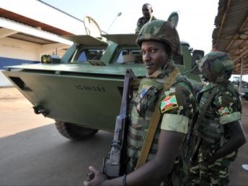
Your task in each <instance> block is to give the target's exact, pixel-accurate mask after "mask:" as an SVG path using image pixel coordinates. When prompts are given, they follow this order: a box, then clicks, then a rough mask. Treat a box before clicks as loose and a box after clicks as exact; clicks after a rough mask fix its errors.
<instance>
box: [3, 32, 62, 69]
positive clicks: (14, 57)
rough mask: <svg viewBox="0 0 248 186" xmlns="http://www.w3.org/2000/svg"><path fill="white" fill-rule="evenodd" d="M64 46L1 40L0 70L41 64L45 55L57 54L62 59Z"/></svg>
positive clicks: (7, 39) (9, 39)
mask: <svg viewBox="0 0 248 186" xmlns="http://www.w3.org/2000/svg"><path fill="white" fill-rule="evenodd" d="M63 47H64V45H63V44H61V48H59V45H58V44H56V45H53V44H51V45H38V44H35V43H30V42H26V41H21V40H16V39H11V38H7V37H6V38H1V39H0V69H3V66H5V65H6V64H7V63H8V65H18V64H22V63H34V62H39V61H40V58H41V56H42V55H43V54H57V55H58V56H60V57H62V56H63V54H64V53H65V50H64V49H63Z"/></svg>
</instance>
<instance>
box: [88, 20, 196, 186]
mask: <svg viewBox="0 0 248 186" xmlns="http://www.w3.org/2000/svg"><path fill="white" fill-rule="evenodd" d="M136 43H137V44H138V45H139V46H140V48H141V53H142V60H143V63H144V65H145V67H146V70H147V76H146V78H144V79H142V80H141V82H140V85H139V88H138V91H137V92H136V93H135V94H134V95H135V96H134V97H133V99H132V101H131V103H130V106H129V108H130V109H129V113H130V114H129V118H130V124H129V126H128V135H127V141H128V142H127V143H128V144H127V145H126V146H127V157H128V158H127V163H126V165H127V167H126V174H125V175H124V176H122V177H117V178H113V179H107V178H106V176H104V175H103V174H102V173H101V172H100V171H98V170H97V169H95V168H94V167H92V166H90V167H89V170H90V171H92V172H93V173H94V175H95V176H94V178H93V179H92V180H90V181H84V185H86V186H90V185H107V186H109V185H115V186H117V185H123V186H124V185H128V186H131V185H135V186H136V185H152V186H154V185H160V184H161V183H163V182H164V184H165V185H167V184H168V182H170V181H173V182H174V181H179V180H177V179H174V178H179V176H178V175H177V174H176V173H177V172H176V167H177V166H176V165H178V164H177V161H176V160H179V159H178V158H179V156H180V149H181V147H182V144H183V140H184V138H185V136H186V133H187V131H188V121H189V120H190V119H191V118H192V116H193V114H194V112H195V110H196V99H195V95H194V90H193V88H192V86H191V84H190V83H189V81H188V80H187V79H186V77H184V76H182V75H181V73H180V71H179V69H178V68H177V67H176V66H175V65H174V62H173V56H174V55H181V45H180V39H179V36H178V33H177V30H176V29H175V27H174V26H172V25H171V23H170V22H167V21H162V20H154V21H152V22H150V23H147V24H146V25H145V26H144V27H143V29H142V31H141V32H140V33H139V35H138V37H137V40H136ZM156 111H158V113H159V118H160V119H158V123H157V124H158V125H157V126H156V125H154V124H156V123H153V122H154V121H155V119H154V117H153V113H154V112H156ZM150 125H154V126H156V128H155V131H156V133H155V135H154V136H152V139H153V141H152V145H151V148H150V149H149V154H148V156H147V159H145V160H146V161H145V162H144V164H143V165H142V164H141V165H139V160H140V157H141V156H143V153H142V147H146V146H147V144H144V143H146V142H144V141H146V132H147V133H148V132H149V131H150ZM144 139H145V140H144ZM140 154H141V155H140ZM169 175H171V177H169ZM172 175H173V176H172ZM177 176H178V177H177ZM169 178H170V179H169Z"/></svg>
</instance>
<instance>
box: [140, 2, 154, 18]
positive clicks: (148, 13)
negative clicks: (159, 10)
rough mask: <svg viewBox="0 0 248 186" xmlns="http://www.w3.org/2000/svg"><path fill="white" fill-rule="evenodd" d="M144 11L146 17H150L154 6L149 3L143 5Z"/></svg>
mask: <svg viewBox="0 0 248 186" xmlns="http://www.w3.org/2000/svg"><path fill="white" fill-rule="evenodd" d="M142 12H143V15H144V17H146V18H150V17H151V14H152V7H151V6H149V5H145V6H143V7H142Z"/></svg>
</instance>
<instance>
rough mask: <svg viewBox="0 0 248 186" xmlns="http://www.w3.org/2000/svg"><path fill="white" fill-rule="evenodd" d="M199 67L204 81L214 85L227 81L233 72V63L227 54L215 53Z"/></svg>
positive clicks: (209, 54)
mask: <svg viewBox="0 0 248 186" xmlns="http://www.w3.org/2000/svg"><path fill="white" fill-rule="evenodd" d="M197 63H198V67H199V69H200V71H201V73H202V76H203V78H204V79H206V80H207V81H209V82H213V83H221V82H225V81H227V80H228V79H229V78H230V77H231V75H232V71H233V67H234V65H233V61H232V60H231V58H230V56H229V55H228V54H227V53H225V52H220V51H213V52H210V53H208V54H207V55H205V56H204V57H203V58H202V59H200V60H199V61H198V62H197Z"/></svg>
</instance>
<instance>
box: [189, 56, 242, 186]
mask: <svg viewBox="0 0 248 186" xmlns="http://www.w3.org/2000/svg"><path fill="white" fill-rule="evenodd" d="M198 66H199V69H200V71H201V73H202V78H203V79H204V81H205V82H208V83H207V84H206V85H205V86H204V87H203V89H202V90H201V91H200V92H199V95H198V98H199V99H197V100H198V101H199V116H198V121H197V122H196V125H195V130H196V135H197V138H198V139H197V143H196V148H195V149H196V150H195V154H194V156H195V157H196V164H195V165H194V166H193V167H192V168H191V169H190V174H189V178H188V180H187V185H190V186H192V185H201V186H205V185H206V186H215V185H216V186H217V185H219V186H225V185H227V184H228V182H229V176H228V167H229V165H230V163H231V162H232V161H234V160H235V159H236V156H237V152H238V148H239V147H240V146H242V145H243V144H244V143H245V142H246V139H245V135H244V132H243V129H242V124H241V123H240V120H241V109H242V107H241V99H240V97H239V94H238V92H237V91H236V90H235V88H234V86H233V84H232V83H231V82H230V81H229V78H230V76H231V74H232V70H233V61H232V60H231V59H230V57H229V55H228V54H227V53H224V52H220V51H213V52H210V53H209V54H207V55H206V56H205V57H203V58H202V59H201V60H200V61H199V62H198ZM194 156H193V157H194Z"/></svg>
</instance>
